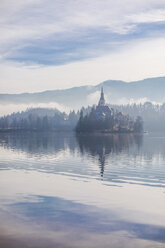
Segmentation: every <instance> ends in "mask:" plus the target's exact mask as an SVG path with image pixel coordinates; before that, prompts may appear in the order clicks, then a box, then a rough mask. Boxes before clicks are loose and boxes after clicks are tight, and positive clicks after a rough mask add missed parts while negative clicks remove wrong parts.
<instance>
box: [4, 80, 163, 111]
mask: <svg viewBox="0 0 165 248" xmlns="http://www.w3.org/2000/svg"><path fill="white" fill-rule="evenodd" d="M101 86H103V87H104V92H105V96H106V99H107V102H108V103H111V104H122V103H126V102H128V101H130V100H132V101H142V100H143V101H155V102H160V103H163V102H165V77H158V78H148V79H144V80H141V81H135V82H130V83H127V82H124V81H117V80H108V81H105V82H102V83H100V84H98V85H96V86H88V85H87V86H80V87H74V88H70V89H64V90H49V91H44V92H38V93H22V94H0V104H8V103H12V104H36V103H50V102H52V103H53V102H56V103H58V104H62V105H64V106H67V107H69V108H71V109H73V108H74V109H78V108H80V107H81V106H87V105H92V104H94V103H97V101H98V100H99V91H100V88H101Z"/></svg>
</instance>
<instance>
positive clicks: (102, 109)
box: [95, 87, 114, 120]
mask: <svg viewBox="0 0 165 248" xmlns="http://www.w3.org/2000/svg"><path fill="white" fill-rule="evenodd" d="M113 114H114V110H113V109H112V108H109V107H108V105H106V104H105V98H104V92H103V87H102V88H101V96H100V100H99V103H98V105H97V106H96V109H95V117H96V119H97V120H105V119H107V118H110V117H111V116H112V115H113Z"/></svg>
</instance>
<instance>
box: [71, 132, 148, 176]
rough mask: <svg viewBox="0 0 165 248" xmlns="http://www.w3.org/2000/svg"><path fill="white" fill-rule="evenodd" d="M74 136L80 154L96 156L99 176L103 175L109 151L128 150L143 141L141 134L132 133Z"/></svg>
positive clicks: (119, 151)
mask: <svg viewBox="0 0 165 248" xmlns="http://www.w3.org/2000/svg"><path fill="white" fill-rule="evenodd" d="M76 138H77V141H78V144H79V147H80V151H81V153H82V155H84V153H89V154H91V156H92V157H94V158H95V157H96V158H98V161H99V167H100V175H101V177H103V175H104V169H105V163H106V159H107V158H108V156H109V155H110V154H111V153H115V154H119V153H121V152H122V151H123V150H126V151H128V150H129V148H130V146H133V145H134V144H137V146H138V149H139V148H140V146H141V145H142V141H143V136H142V135H133V134H122V135H121V134H109V135H107V134H93V135H77V136H76Z"/></svg>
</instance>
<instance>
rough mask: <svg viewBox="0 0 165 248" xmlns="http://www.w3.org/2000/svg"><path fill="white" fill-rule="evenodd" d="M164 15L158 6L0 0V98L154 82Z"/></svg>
mask: <svg viewBox="0 0 165 248" xmlns="http://www.w3.org/2000/svg"><path fill="white" fill-rule="evenodd" d="M164 13H165V1H164V0H145V1H144V0H135V1H132V0H116V1H114V0H103V1H100V0H91V1H87V0H81V1H75V0H68V1H64V0H60V1H59V0H54V1H50V0H47V1H46V0H25V1H21V0H17V1H14V2H13V1H12V0H5V1H4V0H2V1H1V6H0V16H1V19H0V32H1V36H0V53H1V57H0V67H1V68H0V71H1V82H2V84H3V85H2V86H1V87H0V91H1V92H5V91H7V92H13V91H17V92H18V91H35V90H37V91H40V90H44V89H46V88H48V89H52V88H58V87H60V88H64V87H65V88H67V87H70V86H71V85H72V86H76V85H77V84H78V85H80V84H85V83H87V84H88V83H92V84H93V83H97V82H99V81H102V80H106V79H110V78H114V79H123V80H128V81H130V80H132V79H133V80H135V79H139V78H143V77H148V76H149V77H151V76H161V75H162V74H163V64H162V62H163V59H164V58H163V51H164V45H163V42H164V31H165V25H164ZM32 67H33V68H32ZM151 67H152V68H151Z"/></svg>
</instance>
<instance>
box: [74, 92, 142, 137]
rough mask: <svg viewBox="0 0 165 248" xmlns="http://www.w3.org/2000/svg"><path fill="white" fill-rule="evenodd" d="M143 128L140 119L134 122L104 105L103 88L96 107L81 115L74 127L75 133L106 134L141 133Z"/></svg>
mask: <svg viewBox="0 0 165 248" xmlns="http://www.w3.org/2000/svg"><path fill="white" fill-rule="evenodd" d="M142 131H143V126H142V121H141V119H137V120H136V121H135V122H134V120H133V119H132V118H131V117H130V116H129V115H127V114H124V113H122V112H119V111H117V110H115V111H114V109H113V108H110V107H109V106H108V105H106V103H105V98H104V91H103V87H102V88H101V95H100V100H99V102H98V105H97V106H96V107H95V106H93V107H92V108H91V111H90V113H88V114H86V115H85V116H84V115H83V112H82V111H81V113H80V118H79V121H78V123H77V126H76V132H106V133H108V132H109V133H124V132H126V133H128V132H129V133H130V132H142Z"/></svg>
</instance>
